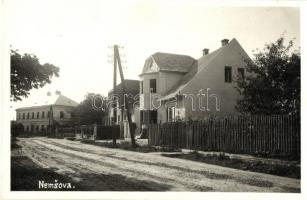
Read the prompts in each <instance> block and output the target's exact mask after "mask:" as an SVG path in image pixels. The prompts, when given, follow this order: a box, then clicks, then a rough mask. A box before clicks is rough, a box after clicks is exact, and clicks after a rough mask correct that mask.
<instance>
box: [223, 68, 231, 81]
mask: <svg viewBox="0 0 307 200" xmlns="http://www.w3.org/2000/svg"><path fill="white" fill-rule="evenodd" d="M224 76H225V77H224V78H225V79H224V81H225V83H232V67H231V66H225V68H224Z"/></svg>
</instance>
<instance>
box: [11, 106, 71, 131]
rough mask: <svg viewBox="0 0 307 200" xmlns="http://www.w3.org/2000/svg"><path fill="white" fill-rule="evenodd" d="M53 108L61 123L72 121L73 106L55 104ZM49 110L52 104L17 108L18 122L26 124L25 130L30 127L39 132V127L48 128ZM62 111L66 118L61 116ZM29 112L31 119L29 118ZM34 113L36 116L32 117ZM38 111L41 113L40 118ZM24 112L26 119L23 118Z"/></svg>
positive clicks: (57, 119)
mask: <svg viewBox="0 0 307 200" xmlns="http://www.w3.org/2000/svg"><path fill="white" fill-rule="evenodd" d="M52 109H53V119H54V120H55V121H57V122H59V124H60V125H64V124H68V123H69V122H71V111H72V109H73V107H71V106H61V105H53V106H52ZM48 111H50V106H36V107H29V108H24V109H20V110H16V116H17V117H16V122H17V123H21V124H22V125H23V126H24V128H25V131H27V127H29V131H32V132H37V127H38V131H42V127H44V128H45V129H46V128H47V126H48V125H49V118H48ZM43 112H44V113H45V114H44V117H43V114H42V113H43ZM60 112H64V118H61V117H60ZM28 113H29V119H28V118H27V115H28ZM32 113H34V118H32ZM37 113H39V117H38V118H37ZM19 114H20V115H19ZM23 114H25V119H23ZM19 116H20V117H19ZM33 127H34V130H31V128H32V129H33Z"/></svg>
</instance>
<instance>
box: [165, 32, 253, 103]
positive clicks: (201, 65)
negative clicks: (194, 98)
mask: <svg viewBox="0 0 307 200" xmlns="http://www.w3.org/2000/svg"><path fill="white" fill-rule="evenodd" d="M233 43H235V44H236V45H239V46H240V48H241V49H242V50H243V53H244V55H245V56H247V57H248V55H247V54H246V52H245V51H244V49H243V48H242V47H241V45H240V44H239V43H238V41H237V40H236V39H235V38H233V39H232V40H231V41H230V42H229V43H228V44H227V45H224V46H221V47H220V48H218V49H217V50H215V51H213V52H212V53H210V54H207V55H204V56H202V57H201V58H199V59H198V63H197V65H196V66H193V67H192V68H191V71H189V73H187V74H185V75H184V76H183V78H182V79H181V80H180V81H179V82H178V83H177V84H175V85H174V86H173V87H172V88H171V89H170V90H169V91H168V92H167V93H166V95H165V96H164V97H163V98H161V100H167V99H170V98H174V97H175V96H176V95H177V94H179V93H180V91H181V90H182V89H184V88H185V87H186V86H187V85H188V84H189V83H190V82H191V81H192V79H194V78H195V77H196V76H198V74H199V73H200V72H201V71H203V70H207V66H208V65H209V64H210V63H211V62H212V61H213V60H215V58H216V57H217V56H218V55H219V54H220V53H221V52H222V51H223V50H224V49H226V47H227V46H228V45H230V44H233Z"/></svg>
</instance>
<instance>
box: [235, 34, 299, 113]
mask: <svg viewBox="0 0 307 200" xmlns="http://www.w3.org/2000/svg"><path fill="white" fill-rule="evenodd" d="M292 49H293V41H292V40H290V42H289V43H288V44H286V45H285V38H284V37H280V38H279V39H278V40H277V41H276V42H274V43H270V44H266V45H265V48H264V49H263V51H262V52H261V51H258V52H257V53H256V54H255V55H254V56H255V58H254V60H253V61H246V63H247V66H246V69H247V77H246V79H245V80H243V81H242V80H241V81H238V87H237V88H238V91H239V92H240V94H242V99H239V100H238V102H237V103H238V104H237V109H238V110H239V111H241V112H242V113H251V114H296V113H300V88H301V83H300V81H301V78H300V66H301V56H300V53H299V51H293V50H292Z"/></svg>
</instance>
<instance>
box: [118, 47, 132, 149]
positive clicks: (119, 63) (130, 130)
mask: <svg viewBox="0 0 307 200" xmlns="http://www.w3.org/2000/svg"><path fill="white" fill-rule="evenodd" d="M116 63H117V64H118V69H119V74H120V79H121V82H122V87H123V88H122V89H123V94H124V98H125V97H126V95H125V94H126V87H125V82H124V80H125V78H124V73H123V69H122V64H121V59H120V55H119V51H118V45H114V77H115V78H114V80H115V81H116ZM113 84H115V86H116V83H114V82H113ZM115 86H114V85H113V87H114V89H115ZM124 103H125V108H126V109H127V119H128V125H129V132H130V136H131V144H132V146H133V147H135V146H136V144H135V138H134V130H133V126H132V120H131V113H130V110H129V107H128V106H129V103H128V100H127V101H126V100H125V99H124ZM113 142H114V139H113Z"/></svg>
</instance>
